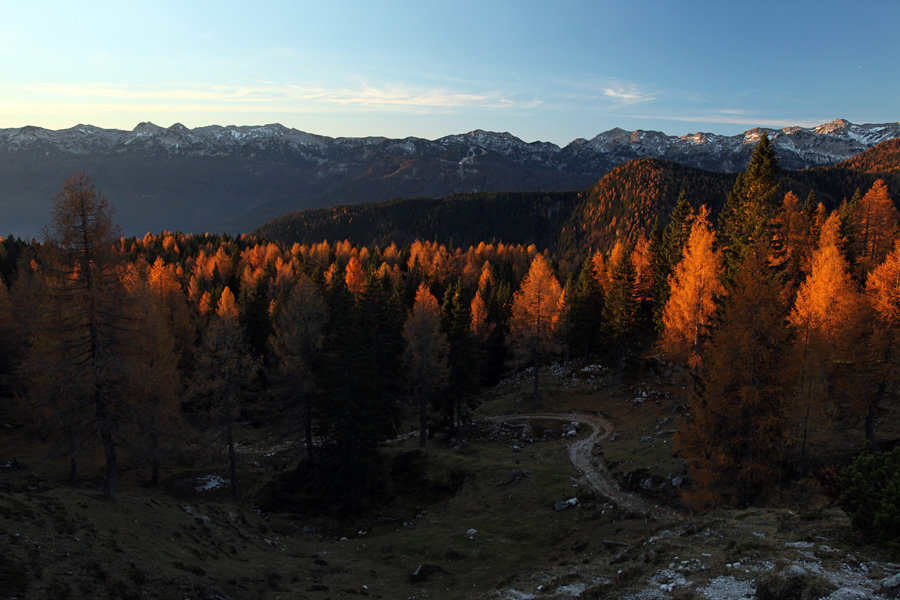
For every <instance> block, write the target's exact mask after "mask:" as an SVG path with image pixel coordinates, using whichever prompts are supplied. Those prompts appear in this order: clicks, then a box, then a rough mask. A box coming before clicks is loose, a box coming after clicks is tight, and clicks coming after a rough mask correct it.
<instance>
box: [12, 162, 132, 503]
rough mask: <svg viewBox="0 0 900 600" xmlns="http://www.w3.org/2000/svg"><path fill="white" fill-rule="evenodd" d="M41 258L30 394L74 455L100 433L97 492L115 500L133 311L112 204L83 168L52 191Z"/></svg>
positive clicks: (27, 369) (125, 413)
mask: <svg viewBox="0 0 900 600" xmlns="http://www.w3.org/2000/svg"><path fill="white" fill-rule="evenodd" d="M51 214H52V221H51V224H50V225H49V226H48V227H46V228H45V229H44V238H45V244H44V246H43V252H42V257H41V260H40V262H39V274H40V279H41V281H42V284H43V285H42V287H43V293H42V295H41V296H42V297H41V317H40V325H39V328H38V331H36V332H35V333H34V335H33V337H32V339H33V344H32V348H31V352H30V355H29V358H28V360H27V362H26V365H25V373H26V377H27V378H28V380H29V383H30V385H29V388H30V389H29V393H30V395H31V397H32V398H33V399H35V400H36V401H37V402H38V404H39V405H40V406H43V407H44V408H49V413H48V414H50V416H51V419H52V422H53V423H54V424H55V427H56V428H57V429H64V430H66V431H67V434H66V437H68V439H69V444H70V448H69V450H70V458H71V461H70V462H71V467H72V473H71V477H73V478H74V477H75V473H77V466H76V463H75V453H76V452H77V448H78V447H80V445H81V443H82V442H83V441H84V440H85V439H87V438H90V437H93V436H96V437H97V438H99V441H100V445H101V446H102V448H103V453H104V456H105V458H106V474H105V477H104V480H103V493H104V495H105V496H106V497H107V498H108V499H110V500H114V499H115V492H116V482H117V478H118V459H117V447H118V445H119V443H120V439H119V435H120V434H121V433H122V432H123V430H124V427H125V425H126V424H127V422H128V413H129V410H128V407H127V405H126V399H127V398H128V397H129V393H128V389H129V388H130V386H131V385H132V383H133V382H132V381H130V380H129V376H128V375H129V371H128V369H127V360H128V358H129V357H130V355H131V354H132V353H133V350H134V348H135V347H136V345H137V340H136V339H135V338H136V335H135V334H136V332H135V327H134V322H133V311H132V310H131V307H130V306H129V302H128V296H127V294H126V292H125V289H124V287H123V285H122V282H121V275H122V264H121V260H120V255H119V253H118V252H117V249H116V243H117V242H118V239H119V229H118V226H117V225H116V224H115V222H114V221H113V218H112V215H113V209H112V207H111V206H110V204H109V203H108V202H107V200H106V199H105V198H104V197H103V196H102V195H101V194H100V193H99V192H98V191H97V190H96V188H95V187H94V186H93V184H91V182H90V179H89V178H88V177H87V176H86V175H85V174H83V173H81V174H79V175H76V176H74V177H71V178H70V179H68V180H67V181H66V183H65V185H64V186H63V189H62V191H61V192H60V193H59V194H58V195H57V196H56V199H55V200H54V202H53V207H52V213H51Z"/></svg>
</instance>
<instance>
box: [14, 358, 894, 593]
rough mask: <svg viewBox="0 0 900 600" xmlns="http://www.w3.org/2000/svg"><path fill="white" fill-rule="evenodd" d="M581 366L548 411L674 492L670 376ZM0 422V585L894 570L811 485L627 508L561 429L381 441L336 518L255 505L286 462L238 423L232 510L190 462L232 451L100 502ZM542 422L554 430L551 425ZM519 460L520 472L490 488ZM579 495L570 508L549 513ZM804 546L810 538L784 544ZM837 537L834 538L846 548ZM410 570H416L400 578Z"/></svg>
mask: <svg viewBox="0 0 900 600" xmlns="http://www.w3.org/2000/svg"><path fill="white" fill-rule="evenodd" d="M583 366H584V365H576V366H575V367H573V368H570V369H568V370H567V371H566V372H565V373H561V372H560V373H559V376H545V377H544V378H543V380H544V385H543V387H542V392H543V396H544V407H543V408H542V410H547V411H558V412H567V411H596V412H599V413H601V414H603V415H604V416H606V417H608V418H609V419H611V420H612V421H613V422H614V423H615V424H616V431H617V434H618V435H617V437H616V440H615V441H610V442H604V443H603V444H602V453H603V457H604V458H605V460H606V461H607V462H608V463H609V464H610V465H612V466H613V467H614V470H615V472H616V473H617V474H619V476H621V477H622V480H623V482H625V483H626V485H627V481H628V477H627V474H628V473H632V472H637V473H638V474H639V475H640V476H641V477H643V478H646V477H647V476H649V477H651V479H652V480H653V482H654V486H655V489H654V491H653V492H652V493H653V497H654V498H655V499H656V500H657V501H658V502H664V503H669V504H673V505H678V503H679V500H678V497H677V494H676V493H675V491H674V490H673V489H672V488H671V485H669V486H668V487H665V486H663V488H662V489H658V488H659V483H660V482H662V481H669V479H670V475H672V474H676V473H679V472H680V471H681V468H682V466H681V462H680V461H679V460H678V459H676V458H675V457H673V456H672V453H671V443H672V433H673V432H674V430H675V429H676V427H677V425H676V424H677V420H678V418H680V417H681V416H682V415H683V412H680V407H683V405H684V400H685V398H684V395H683V394H684V391H683V390H681V386H680V385H678V384H677V383H674V382H672V381H671V380H670V379H663V378H657V377H655V376H653V375H651V374H647V375H646V377H644V378H643V379H642V381H641V384H640V385H630V386H626V387H624V388H623V387H620V386H618V385H616V384H615V383H614V379H613V377H612V376H611V374H609V373H608V372H607V373H603V374H601V373H596V372H593V373H592V372H590V371H588V372H583V371H581V368H582V367H583ZM573 375H574V376H573ZM591 375H593V378H591ZM529 383H530V382H529V381H528V380H527V379H525V378H513V379H511V380H508V381H507V382H505V383H504V384H502V385H500V386H498V387H497V388H496V389H493V390H489V391H487V392H485V394H484V397H483V399H482V402H481V405H480V407H479V413H480V414H483V415H497V414H506V413H511V412H528V411H531V410H532V405H531V397H530V386H529ZM644 392H647V395H646V397H645V396H644V395H643V393H644ZM635 399H639V401H635ZM0 420H3V422H0V427H2V425H3V424H4V422H10V424H11V427H9V428H6V427H3V428H2V429H0V448H2V449H3V450H2V453H3V455H2V456H0V461H5V460H9V459H12V458H13V457H15V458H16V459H17V460H18V461H19V462H20V463H21V464H23V465H25V467H26V468H23V469H11V468H4V469H0V486H2V487H0V530H2V533H0V581H2V582H3V585H0V597H6V598H12V597H19V598H95V597H100V596H108V597H113V598H145V597H160V598H182V597H190V598H205V597H212V596H214V595H215V594H216V593H219V594H220V595H223V597H224V596H227V597H231V598H242V599H243V598H316V599H325V598H340V597H351V596H359V595H363V596H366V595H368V596H371V597H376V598H448V599H454V598H494V597H504V596H508V597H512V596H510V593H509V592H508V590H517V591H520V592H522V593H533V594H539V595H540V594H543V595H548V592H553V591H554V590H559V589H560V588H564V589H569V588H565V587H564V586H575V588H572V589H578V590H581V591H580V593H581V594H582V596H581V597H583V598H590V597H597V598H599V597H609V596H610V595H615V596H618V595H626V594H627V593H628V591H629V590H639V589H644V588H646V587H647V586H648V585H649V586H659V585H665V583H659V582H657V581H656V580H657V579H660V578H661V577H664V576H663V575H660V573H669V572H670V571H671V573H674V574H675V575H672V577H673V581H675V582H676V583H677V579H674V578H675V577H676V576H678V577H682V578H683V579H685V581H688V582H694V581H695V580H696V582H697V583H690V584H685V585H680V586H679V585H673V587H672V589H671V590H670V592H671V593H670V595H671V596H672V597H680V598H690V597H704V596H703V595H702V594H701V592H700V589H701V587H700V583H699V581H700V579H701V578H702V580H703V581H709V580H712V579H714V578H716V577H722V578H727V577H736V578H738V579H740V578H747V577H751V576H752V577H756V576H758V575H759V571H752V569H762V568H763V567H764V566H765V565H768V564H771V565H780V564H789V563H791V562H792V561H794V562H795V561H798V560H806V561H812V560H817V561H819V562H820V563H822V564H826V563H828V564H832V563H834V564H836V562H837V560H838V558H840V559H842V560H843V559H845V558H846V555H847V554H848V553H852V554H853V555H854V556H855V557H857V559H858V561H859V562H860V563H865V564H872V565H875V566H872V567H871V568H870V571H871V573H872V577H873V578H874V577H877V576H879V575H881V574H883V573H887V572H888V571H886V570H885V568H883V567H878V566H877V565H881V564H883V563H882V562H879V561H882V559H883V558H884V557H883V556H881V555H880V554H879V553H880V551H879V550H878V549H877V548H869V547H866V546H861V545H859V544H858V541H857V540H856V538H855V536H854V535H853V533H852V532H851V531H850V529H849V527H848V524H847V521H846V519H845V518H844V516H843V514H842V513H841V512H840V511H839V510H837V509H835V508H829V507H825V506H818V505H810V504H809V498H810V494H809V493H808V492H807V493H806V494H805V495H803V497H804V498H805V500H804V505H805V506H807V507H809V508H807V509H805V510H803V511H798V510H796V508H795V504H796V502H797V497H796V496H792V495H791V494H789V493H785V494H784V495H783V497H781V498H780V499H778V498H776V499H775V500H774V501H773V502H775V503H776V506H774V507H772V508H768V509H765V510H764V509H756V510H751V511H744V512H735V511H720V512H715V513H712V514H709V515H705V516H697V517H696V518H694V519H692V520H690V521H688V522H686V523H680V524H677V525H673V524H665V523H657V522H653V521H648V520H647V519H645V518H644V517H640V516H637V515H628V514H625V513H623V512H622V511H621V510H619V509H617V508H614V507H613V506H612V505H610V504H609V503H608V502H606V501H605V499H603V498H599V497H597V496H596V495H594V494H593V493H591V492H590V491H589V490H588V489H586V488H585V487H584V486H582V485H580V484H579V483H578V482H577V478H578V473H577V472H576V471H575V469H574V467H572V465H571V464H570V463H569V459H568V456H567V454H566V452H565V444H566V441H565V440H563V439H559V438H554V437H552V436H551V438H550V439H549V440H548V441H546V442H534V443H530V444H523V448H522V449H521V450H520V451H516V450H514V449H513V448H512V446H513V441H511V440H497V441H488V440H479V439H474V438H473V439H470V440H469V443H468V446H467V447H463V448H461V447H459V446H456V447H452V448H450V447H447V445H446V444H442V443H439V441H437V440H436V441H435V442H433V443H432V444H431V446H430V447H429V448H427V449H426V450H425V451H424V452H423V451H419V450H417V449H416V447H415V441H414V440H407V441H405V442H403V443H399V444H393V445H388V446H386V447H385V448H384V451H383V454H384V461H383V463H382V470H381V471H380V473H381V476H383V477H385V484H384V485H385V489H387V490H388V491H389V492H390V493H388V494H386V496H385V498H386V500H385V502H384V503H383V504H380V505H377V506H376V505H373V506H366V507H365V508H364V510H361V511H360V512H359V514H357V515H355V516H354V518H353V519H349V520H337V519H334V518H329V517H327V516H310V515H309V514H308V515H304V514H303V513H304V511H303V509H302V507H297V510H294V511H282V512H279V513H263V512H259V511H257V510H254V508H255V506H256V505H255V504H254V499H253V498H254V497H255V496H254V494H257V493H258V492H259V490H261V489H263V486H264V484H265V483H266V481H268V480H269V479H270V478H271V477H272V476H273V475H276V474H277V473H278V472H281V471H283V470H284V469H288V468H292V467H293V466H294V463H292V462H291V460H290V457H289V455H288V454H285V453H280V454H279V453H277V452H276V454H275V455H274V456H267V454H271V448H270V446H271V443H270V442H269V441H268V440H269V438H268V437H267V434H266V432H264V431H263V432H260V431H252V430H248V431H247V432H245V434H246V435H245V438H246V439H244V440H243V441H244V442H245V444H247V446H246V448H247V452H246V453H245V454H244V455H243V456H242V465H241V467H242V473H243V475H242V476H243V478H244V480H243V481H242V484H243V485H244V489H245V490H247V492H248V493H247V497H248V500H247V501H246V502H245V503H243V504H240V505H234V504H232V503H230V502H228V501H227V496H228V493H227V490H225V489H223V488H220V489H217V490H212V491H205V492H199V491H196V489H195V486H196V479H197V477H199V476H201V475H209V474H215V473H219V474H223V475H224V462H219V463H216V464H205V463H197V464H192V465H181V466H173V467H172V468H171V469H170V470H169V471H168V472H167V473H166V482H165V485H164V487H163V488H162V489H160V490H153V489H149V488H146V487H144V485H143V484H142V479H141V477H142V475H141V474H140V473H139V472H136V471H135V472H125V473H123V475H122V481H121V485H120V490H121V491H120V493H119V500H118V501H117V502H116V503H115V504H110V503H107V502H105V501H103V500H102V499H101V498H100V494H99V492H98V490H99V487H100V486H99V480H98V479H96V478H94V479H86V480H85V481H84V482H83V484H82V485H81V486H80V487H70V486H68V485H66V484H65V483H64V481H65V477H66V473H67V471H66V469H67V464H66V462H65V461H62V460H58V459H48V458H46V446H45V445H44V444H42V443H41V442H40V441H39V440H36V439H35V438H33V437H31V436H30V435H29V433H28V432H27V431H26V429H25V428H24V427H22V426H21V424H20V423H17V422H16V421H15V419H13V418H12V417H11V416H10V414H9V413H6V414H3V415H0ZM535 427H536V428H537V429H540V428H541V427H547V428H548V429H551V430H553V431H558V430H560V429H561V423H558V422H550V421H548V422H546V423H536V424H535ZM582 435H583V433H582ZM847 435H848V436H852V435H853V434H851V433H850V432H848V433H847ZM650 438H652V441H651V440H650ZM642 440H645V441H642ZM397 465H401V466H402V468H397V469H394V470H393V472H394V475H393V476H391V475H390V473H391V472H392V467H394V466H397ZM100 466H101V465H100V464H99V462H98V459H97V457H93V456H89V455H86V456H84V457H83V458H82V462H81V469H82V473H83V474H85V475H86V476H87V475H90V476H92V477H94V476H95V475H96V474H99V473H100V472H101V468H100ZM522 470H525V471H528V472H529V475H528V476H526V477H522V478H521V479H519V480H518V481H517V482H516V483H510V484H508V485H502V486H501V485H497V484H498V483H499V482H501V481H503V480H505V479H506V478H507V477H509V475H510V474H511V473H514V472H517V471H522ZM411 474H414V475H415V476H413V475H411ZM423 476H424V477H426V478H428V477H430V478H431V480H430V481H428V482H423V481H422V479H421V478H422V477H423ZM442 477H444V478H447V479H448V481H449V480H452V481H449V483H448V485H447V486H444V488H441V485H442V484H441V482H436V479H439V478H442ZM417 478H418V479H417ZM633 479H634V478H633ZM639 483H640V482H639V481H637V480H635V481H632V483H631V485H632V486H635V487H636V488H637V489H640V486H639ZM435 489H445V491H444V492H440V493H437V492H435V491H434V490H435ZM446 489H449V490H451V491H446ZM452 490H455V491H452ZM798 493H799V492H798ZM572 497H577V498H578V499H579V506H578V507H577V508H572V509H568V510H561V511H557V510H554V503H555V502H558V501H561V500H566V499H568V498H572ZM792 503H794V504H792ZM792 509H793V510H792ZM471 529H474V530H475V533H471V534H470V533H467V532H468V531H469V530H471ZM313 530H314V531H315V532H314V533H313V532H312V531H313ZM342 538H346V540H344V541H342ZM798 541H800V542H808V543H810V544H812V545H811V546H809V547H808V548H807V547H792V546H789V545H788V544H791V543H794V542H798ZM831 547H835V548H836V547H840V548H841V549H842V550H841V551H840V553H839V554H840V557H838V554H837V553H835V552H832V551H830V550H828V548H831ZM823 548H824V549H823ZM803 552H808V553H811V554H812V558H810V556H806V555H803V554H802V553H803ZM864 556H865V557H867V558H863V557H864ZM871 557H874V558H871ZM870 558H871V560H870ZM779 561H780V562H779ZM829 561H830V562H829ZM867 561H869V562H868V563H867ZM735 562H738V563H740V564H741V565H742V566H741V567H734V566H733V564H734V563H735ZM420 565H424V566H425V567H424V570H420V575H421V580H420V581H417V580H414V578H411V577H410V576H411V575H412V574H413V573H414V572H415V571H416V570H417V569H418V568H419V567H420ZM729 565H732V566H729ZM879 569H880V570H879ZM665 576H666V577H668V576H669V575H665ZM654 578H655V579H654ZM821 585H822V586H823V589H825V588H826V587H827V586H826V585H825V584H821ZM561 593H562V592H561ZM548 597H549V596H548Z"/></svg>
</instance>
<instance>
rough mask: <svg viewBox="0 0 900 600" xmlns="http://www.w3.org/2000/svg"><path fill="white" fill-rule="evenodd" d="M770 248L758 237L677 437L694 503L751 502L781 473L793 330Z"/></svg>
mask: <svg viewBox="0 0 900 600" xmlns="http://www.w3.org/2000/svg"><path fill="white" fill-rule="evenodd" d="M769 253H770V250H769V249H768V247H766V245H765V243H764V241H757V242H756V243H755V244H754V246H753V247H752V248H751V249H750V250H749V251H748V253H747V254H746V255H745V257H744V260H743V262H742V264H741V268H740V270H739V271H738V273H737V276H736V278H735V281H734V286H733V291H732V292H731V293H730V295H729V296H728V297H727V299H726V300H725V306H724V308H723V315H722V321H721V323H720V324H719V325H718V327H717V328H716V330H715V331H714V332H713V334H712V336H711V339H710V341H709V342H708V343H707V345H706V351H705V353H704V356H703V368H702V371H701V375H700V381H699V383H698V385H697V387H696V388H695V390H694V393H693V394H692V395H691V398H690V409H689V412H690V420H689V421H688V422H687V423H686V424H685V425H684V426H683V427H682V429H681V431H680V432H679V433H678V434H677V436H676V439H675V448H676V452H677V454H678V455H679V456H681V457H682V458H684V459H685V461H686V462H687V465H688V469H689V471H690V473H691V478H692V480H693V485H694V487H693V490H691V491H688V492H685V496H686V500H687V501H688V502H689V503H690V504H691V505H692V506H694V507H696V508H700V509H707V508H710V507H712V506H715V505H718V504H722V503H731V504H738V505H740V506H742V507H746V506H748V505H749V503H750V502H751V500H752V499H753V498H754V496H755V495H756V493H758V492H759V491H760V490H761V489H763V488H765V487H766V486H768V485H770V484H771V483H772V482H774V481H776V480H777V477H778V473H779V469H780V460H781V456H780V450H781V447H782V442H783V431H782V430H783V419H782V402H783V401H784V398H785V396H786V394H787V381H788V376H787V371H786V369H787V367H788V366H789V365H788V364H786V361H785V358H786V349H787V346H788V337H789V334H788V329H787V327H786V326H785V319H786V317H787V311H786V310H785V308H784V305H783V303H782V297H781V289H780V288H781V286H780V285H779V284H778V282H777V278H775V277H773V276H770V273H769V268H768V265H767V257H768V256H769Z"/></svg>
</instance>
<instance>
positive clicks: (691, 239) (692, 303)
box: [659, 205, 725, 368]
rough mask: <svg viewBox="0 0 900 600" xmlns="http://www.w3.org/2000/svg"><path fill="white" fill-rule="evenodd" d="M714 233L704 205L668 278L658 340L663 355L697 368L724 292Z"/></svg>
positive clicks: (720, 258) (719, 257)
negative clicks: (660, 332)
mask: <svg viewBox="0 0 900 600" xmlns="http://www.w3.org/2000/svg"><path fill="white" fill-rule="evenodd" d="M714 247H715V233H714V232H713V230H712V227H711V226H710V223H709V209H708V208H707V207H706V206H705V205H704V206H701V207H700V211H699V212H698V214H697V215H696V216H695V217H694V219H693V221H692V224H691V230H690V234H689V235H688V240H687V244H686V245H685V247H684V251H683V253H682V259H681V261H680V262H679V263H678V264H677V265H676V266H675V269H674V271H673V272H672V274H671V275H670V276H669V282H668V287H669V299H668V301H667V302H666V306H665V308H664V309H663V313H662V322H663V326H664V327H665V329H664V331H663V333H662V336H661V337H660V340H659V345H660V350H661V351H662V353H663V355H664V356H666V357H668V358H669V359H671V360H674V361H678V362H680V363H686V364H688V365H690V366H691V367H694V368H696V367H697V366H699V363H700V355H701V352H702V341H703V339H704V338H705V336H706V333H707V329H708V327H709V325H710V323H711V321H712V317H713V313H714V312H715V309H716V297H718V296H721V295H722V294H724V293H725V288H724V287H723V286H722V283H721V279H720V276H721V274H722V268H723V267H722V252H721V250H716V249H714Z"/></svg>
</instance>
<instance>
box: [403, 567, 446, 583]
mask: <svg viewBox="0 0 900 600" xmlns="http://www.w3.org/2000/svg"><path fill="white" fill-rule="evenodd" d="M449 574H450V573H448V572H447V571H446V570H445V569H443V568H441V567H439V566H438V565H430V564H423V565H419V566H418V567H416V570H415V571H413V572H412V574H411V575H410V576H409V581H410V583H413V584H416V583H422V582H424V581H428V580H429V579H431V578H432V577H434V576H435V575H449Z"/></svg>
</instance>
